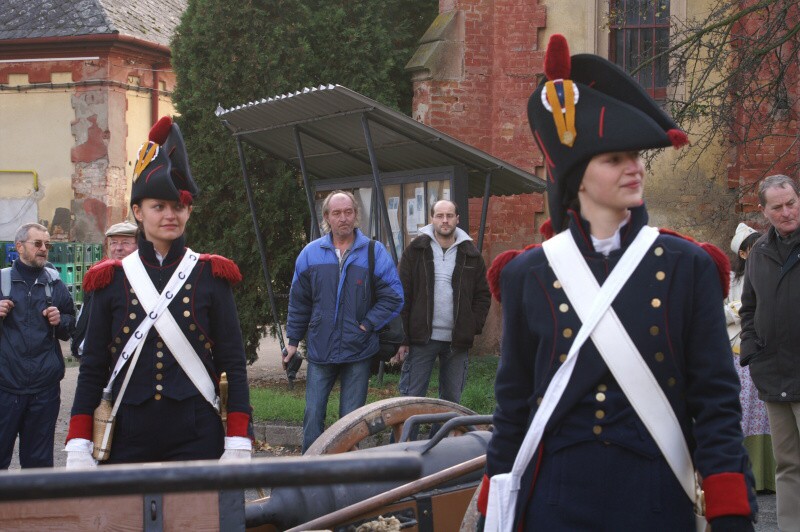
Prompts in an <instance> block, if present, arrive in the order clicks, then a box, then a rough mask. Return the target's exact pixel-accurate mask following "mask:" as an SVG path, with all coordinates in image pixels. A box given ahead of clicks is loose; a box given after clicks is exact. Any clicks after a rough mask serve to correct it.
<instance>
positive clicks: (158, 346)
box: [156, 342, 164, 349]
mask: <svg viewBox="0 0 800 532" xmlns="http://www.w3.org/2000/svg"><path fill="white" fill-rule="evenodd" d="M156 347H157V348H159V349H161V348H162V347H164V342H156Z"/></svg>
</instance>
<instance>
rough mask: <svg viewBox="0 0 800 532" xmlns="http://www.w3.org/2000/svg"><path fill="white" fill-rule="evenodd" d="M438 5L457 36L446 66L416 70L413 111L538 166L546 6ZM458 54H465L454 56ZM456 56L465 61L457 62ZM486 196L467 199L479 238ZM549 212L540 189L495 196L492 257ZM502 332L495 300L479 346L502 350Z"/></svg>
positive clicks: (479, 1) (515, 160) (487, 252)
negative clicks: (534, 105)
mask: <svg viewBox="0 0 800 532" xmlns="http://www.w3.org/2000/svg"><path fill="white" fill-rule="evenodd" d="M439 10H440V12H441V13H447V12H457V13H458V17H456V19H457V24H458V27H457V28H455V29H453V30H452V31H451V33H450V34H449V37H447V38H448V39H454V40H458V41H459V42H458V43H456V44H454V45H451V46H450V47H449V48H448V50H449V51H450V54H449V57H447V58H444V59H443V60H442V61H440V64H445V63H447V67H446V68H445V67H441V68H440V70H438V71H437V69H436V68H432V69H430V70H426V71H423V72H417V73H415V75H414V105H413V111H412V114H413V116H414V118H415V119H417V120H419V121H420V122H423V123H425V124H427V125H429V126H432V127H435V128H436V129H438V130H440V131H443V132H445V133H447V134H448V135H451V136H453V137H455V138H457V139H459V140H461V141H463V142H466V143H467V144H470V145H472V146H475V147H477V148H479V149H481V150H483V151H485V152H487V153H489V154H491V155H493V156H495V157H497V158H499V159H502V160H505V161H507V162H509V163H511V164H514V165H515V166H517V167H519V168H522V169H524V170H526V171H529V172H531V173H534V172H535V171H536V168H537V167H540V166H541V164H542V158H541V154H540V153H539V152H538V150H537V148H536V147H535V144H534V142H533V137H532V136H531V133H530V128H529V127H528V120H527V116H526V108H527V102H528V97H529V96H530V94H531V93H532V92H533V90H534V88H535V87H536V85H537V83H538V76H539V75H540V73H541V72H542V70H543V61H544V43H542V46H540V43H539V42H538V33H539V32H538V30H539V29H540V28H542V27H544V25H545V16H546V11H545V8H544V7H543V6H539V5H537V3H536V2H535V1H533V2H531V1H526V2H522V1H520V0H495V1H486V0H441V1H440V2H439ZM454 36H455V37H454ZM451 44H452V43H451ZM454 50H455V51H456V53H455V54H454V53H453V51H454ZM458 53H460V54H461V56H460V57H453V55H457V54H458ZM457 60H460V64H458V63H457V62H456V63H455V64H454V62H455V61H457ZM454 72H455V73H456V74H454ZM482 201H483V200H482V198H471V199H470V202H469V219H470V233H471V235H472V236H473V238H475V239H476V241H477V235H478V227H479V224H480V213H481V205H482ZM544 218H545V216H544V197H543V195H542V194H537V193H534V194H522V195H517V196H506V197H492V198H491V199H490V201H489V210H488V214H487V220H486V231H485V235H484V242H483V256H484V259H485V260H486V262H487V264H489V263H490V262H491V260H492V259H493V258H494V257H495V256H497V255H498V254H499V253H501V252H503V251H506V250H508V249H516V248H521V247H524V246H525V245H527V244H529V243H531V242H534V241H539V240H540V238H539V235H538V226H539V225H540V224H541V223H542V222H543V221H544ZM500 331H501V318H500V309H499V305H498V304H497V302H496V301H494V302H493V304H492V310H491V311H490V314H489V318H488V320H487V324H486V326H485V327H484V333H483V334H482V335H481V336H480V337H479V338H477V339H476V346H475V351H476V352H479V353H486V352H499V338H500Z"/></svg>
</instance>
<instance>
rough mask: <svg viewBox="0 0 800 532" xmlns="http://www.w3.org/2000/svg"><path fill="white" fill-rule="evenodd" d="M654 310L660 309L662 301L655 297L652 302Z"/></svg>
mask: <svg viewBox="0 0 800 532" xmlns="http://www.w3.org/2000/svg"><path fill="white" fill-rule="evenodd" d="M650 305H652V307H653V308H659V307H660V306H661V300H660V299H658V298H657V297H654V298H653V300H652V301H651V302H650Z"/></svg>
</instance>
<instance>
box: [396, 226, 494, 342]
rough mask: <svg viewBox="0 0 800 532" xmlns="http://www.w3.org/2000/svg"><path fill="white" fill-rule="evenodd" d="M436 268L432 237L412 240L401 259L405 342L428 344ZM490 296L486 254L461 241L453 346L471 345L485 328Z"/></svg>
mask: <svg viewBox="0 0 800 532" xmlns="http://www.w3.org/2000/svg"><path fill="white" fill-rule="evenodd" d="M433 268H434V265H433V250H431V237H429V236H428V235H425V234H423V235H420V236H418V237H417V238H415V239H414V240H412V241H411V243H410V244H409V245H408V247H407V248H406V249H405V251H404V252H403V256H402V258H401V259H400V281H401V282H402V283H403V293H404V295H405V304H404V305H403V310H402V312H401V313H400V315H401V316H402V318H403V329H404V330H405V332H406V339H405V341H404V342H403V343H404V345H409V344H414V345H420V344H426V343H428V342H429V341H430V339H431V329H432V326H431V322H432V319H433V318H432V317H433V283H434V269H433ZM491 297H492V296H491V294H490V292H489V285H488V283H487V282H486V265H485V264H484V262H483V257H481V254H480V253H479V252H478V250H477V248H476V247H475V245H474V244H473V243H472V241H471V240H466V241H463V242H462V243H461V244H459V245H458V251H457V253H456V265H455V268H454V269H453V306H454V309H453V319H454V325H453V339H452V341H451V344H452V346H453V347H457V348H469V347H472V342H473V340H474V338H475V335H476V334H480V333H481V330H483V324H484V323H485V322H486V315H487V314H488V313H489V306H490V305H491Z"/></svg>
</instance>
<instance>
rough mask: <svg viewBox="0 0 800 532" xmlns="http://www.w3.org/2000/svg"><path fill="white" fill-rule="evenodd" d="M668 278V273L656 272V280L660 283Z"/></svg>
mask: <svg viewBox="0 0 800 532" xmlns="http://www.w3.org/2000/svg"><path fill="white" fill-rule="evenodd" d="M666 278H667V274H666V273H664V272H656V279H658V280H659V281H663V280H664V279H666Z"/></svg>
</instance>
